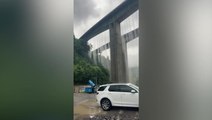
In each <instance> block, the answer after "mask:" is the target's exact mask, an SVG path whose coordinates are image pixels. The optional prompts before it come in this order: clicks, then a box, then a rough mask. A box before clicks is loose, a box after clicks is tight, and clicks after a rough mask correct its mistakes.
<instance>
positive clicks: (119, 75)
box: [109, 22, 129, 83]
mask: <svg viewBox="0 0 212 120" xmlns="http://www.w3.org/2000/svg"><path fill="white" fill-rule="evenodd" d="M109 29H110V53H111V76H110V77H111V82H118V83H120V82H122V83H123V82H128V81H129V80H128V62H127V50H126V43H125V41H124V40H122V38H121V27H120V23H119V22H113V23H112V24H110V28H109Z"/></svg>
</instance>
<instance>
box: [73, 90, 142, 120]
mask: <svg viewBox="0 0 212 120" xmlns="http://www.w3.org/2000/svg"><path fill="white" fill-rule="evenodd" d="M138 115H139V114H138V108H126V107H113V108H112V109H111V110H110V111H103V110H102V109H101V107H100V106H98V104H97V103H96V99H95V94H86V93H77V94H76V93H75V94H74V120H138Z"/></svg>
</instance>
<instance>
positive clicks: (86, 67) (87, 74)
mask: <svg viewBox="0 0 212 120" xmlns="http://www.w3.org/2000/svg"><path fill="white" fill-rule="evenodd" d="M89 51H90V46H89V45H88V44H87V42H85V41H83V40H80V39H76V38H74V83H75V84H88V80H92V81H93V82H95V83H96V81H97V83H98V84H104V83H108V82H109V72H108V70H107V69H105V68H104V67H103V66H101V65H100V64H98V65H95V64H94V63H93V62H92V60H91V59H90V58H89V56H88V53H89Z"/></svg>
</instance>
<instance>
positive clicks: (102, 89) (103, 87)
mask: <svg viewBox="0 0 212 120" xmlns="http://www.w3.org/2000/svg"><path fill="white" fill-rule="evenodd" d="M106 87H107V86H102V87H100V88H99V89H98V91H104V90H105V88H106Z"/></svg>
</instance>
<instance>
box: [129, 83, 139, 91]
mask: <svg viewBox="0 0 212 120" xmlns="http://www.w3.org/2000/svg"><path fill="white" fill-rule="evenodd" d="M129 86H130V87H133V88H135V89H138V90H139V87H138V86H136V85H133V84H130V85H129Z"/></svg>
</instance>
